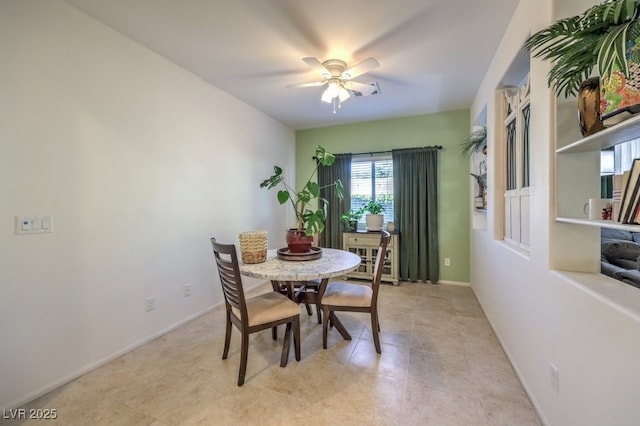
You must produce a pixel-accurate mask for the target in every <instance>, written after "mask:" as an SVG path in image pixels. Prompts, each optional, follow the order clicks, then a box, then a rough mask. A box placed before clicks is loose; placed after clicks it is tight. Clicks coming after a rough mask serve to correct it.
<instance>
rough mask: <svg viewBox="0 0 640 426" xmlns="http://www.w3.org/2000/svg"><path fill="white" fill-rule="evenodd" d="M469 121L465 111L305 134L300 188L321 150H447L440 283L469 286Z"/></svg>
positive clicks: (442, 169) (300, 146)
mask: <svg viewBox="0 0 640 426" xmlns="http://www.w3.org/2000/svg"><path fill="white" fill-rule="evenodd" d="M469 120H470V119H469V110H467V109H465V110H457V111H449V112H443V113H437V114H428V115H419V116H412V117H403V118H397V119H389V120H378V121H368V122H363V123H357V124H348V125H341V126H333V127H323V128H319V129H308V130H299V131H297V132H296V183H297V185H298V186H300V185H302V183H304V182H306V180H307V179H308V178H309V174H310V173H311V171H312V170H313V166H314V162H313V160H312V157H313V153H314V148H315V146H316V145H321V146H323V147H325V148H326V149H327V150H328V151H329V152H332V153H335V154H342V153H348V152H351V153H354V154H356V153H364V152H375V151H387V150H391V149H394V148H415V147H422V146H431V145H442V146H443V147H444V149H443V150H442V151H440V155H439V165H438V166H439V187H438V196H439V204H440V211H439V213H440V214H439V226H440V280H441V281H453V282H463V283H468V282H469V281H470V273H469V233H470V217H469V215H470V201H471V196H470V192H469V191H470V178H469V160H467V159H464V158H462V156H461V155H460V144H461V143H462V142H463V141H464V139H465V137H467V136H468V134H469V122H470V121H469ZM400 238H402V234H401V235H400ZM445 257H448V258H450V259H451V266H448V267H445V266H444V258H445Z"/></svg>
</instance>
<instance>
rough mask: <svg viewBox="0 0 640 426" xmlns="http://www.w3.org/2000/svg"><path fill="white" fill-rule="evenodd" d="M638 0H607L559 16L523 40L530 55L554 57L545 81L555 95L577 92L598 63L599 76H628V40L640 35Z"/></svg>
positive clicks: (639, 1) (639, 7)
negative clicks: (583, 10)
mask: <svg viewBox="0 0 640 426" xmlns="http://www.w3.org/2000/svg"><path fill="white" fill-rule="evenodd" d="M639 9H640V0H608V1H605V2H602V3H601V4H598V5H595V6H593V7H591V8H590V9H587V10H586V11H585V12H584V13H582V14H580V15H577V16H572V17H570V18H564V19H560V20H558V21H556V22H554V23H553V24H551V25H550V26H548V27H547V28H544V29H542V30H540V31H538V32H537V33H535V34H533V35H532V36H531V37H529V38H528V39H527V41H526V42H525V47H526V48H527V49H529V50H530V51H531V52H532V53H533V56H534V57H536V58H541V59H543V60H549V61H553V62H554V65H553V67H552V68H551V70H550V71H549V73H548V75H547V77H548V84H549V87H551V88H553V90H554V91H555V92H556V94H557V95H560V94H564V95H565V96H569V95H576V94H577V93H578V90H579V87H580V83H582V81H584V80H586V79H587V78H589V77H590V76H591V74H592V71H593V67H594V66H596V65H597V66H598V71H599V73H600V76H601V77H603V76H611V75H613V72H614V71H615V70H619V71H620V72H622V73H623V74H624V75H625V76H629V67H628V63H627V48H628V42H629V41H631V40H634V39H636V38H637V37H638V36H639V35H640V27H639V26H638V17H639V14H640V10H639Z"/></svg>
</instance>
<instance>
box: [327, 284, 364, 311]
mask: <svg viewBox="0 0 640 426" xmlns="http://www.w3.org/2000/svg"><path fill="white" fill-rule="evenodd" d="M372 296H373V290H371V287H368V286H366V285H360V284H348V283H343V282H333V283H330V284H329V285H328V286H327V290H326V291H325V292H324V296H323V297H322V302H321V303H322V304H323V305H330V306H357V307H367V306H371V297H372Z"/></svg>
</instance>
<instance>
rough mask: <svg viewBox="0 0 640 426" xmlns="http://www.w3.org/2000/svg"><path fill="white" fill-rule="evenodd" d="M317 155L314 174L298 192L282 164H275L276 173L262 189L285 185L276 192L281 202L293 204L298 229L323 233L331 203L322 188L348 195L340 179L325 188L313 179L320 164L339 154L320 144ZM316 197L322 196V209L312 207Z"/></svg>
mask: <svg viewBox="0 0 640 426" xmlns="http://www.w3.org/2000/svg"><path fill="white" fill-rule="evenodd" d="M315 158H316V167H315V168H314V169H313V171H312V172H311V176H309V179H307V182H306V183H305V185H304V186H303V187H302V189H301V190H299V191H296V190H295V189H294V188H293V187H291V186H290V185H289V184H288V183H287V182H286V181H285V179H284V175H283V174H282V173H283V171H282V168H281V167H280V166H273V175H272V176H271V177H270V178H268V179H265V180H264V181H262V183H261V184H260V188H267V189H271V188H275V187H276V186H278V185H282V186H283V188H284V189H281V190H280V191H278V193H277V194H276V196H277V198H278V202H279V203H280V204H286V203H287V202H290V203H291V206H292V207H293V211H294V213H295V215H296V222H297V229H298V230H299V231H303V230H304V231H305V234H306V235H315V234H319V233H321V232H322V231H324V228H325V222H326V220H327V205H328V204H329V202H328V201H327V200H326V199H325V198H322V197H320V189H322V188H328V187H333V188H334V190H335V193H336V196H337V197H338V198H339V199H340V200H342V199H343V198H344V186H343V185H342V181H341V180H340V179H337V180H336V181H334V182H333V183H331V184H329V185H326V186H323V187H320V186H319V185H318V183H317V182H315V181H314V180H313V178H314V176H315V175H316V174H317V172H318V168H319V167H320V166H330V165H332V164H333V163H334V162H335V161H336V157H335V155H333V154H331V153H330V152H327V150H326V149H324V148H323V147H321V146H320V145H318V146H316V149H315ZM316 198H317V199H318V208H317V209H311V208H309V202H311V200H315V199H316Z"/></svg>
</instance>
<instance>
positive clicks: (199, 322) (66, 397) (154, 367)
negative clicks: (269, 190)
mask: <svg viewBox="0 0 640 426" xmlns="http://www.w3.org/2000/svg"><path fill="white" fill-rule="evenodd" d="M269 289H270V286H267V285H265V286H264V287H261V288H260V289H259V291H268V290H269ZM379 303H380V325H381V328H382V332H381V341H382V355H377V354H376V353H375V348H374V346H373V341H372V340H371V331H370V326H369V316H368V315H366V314H355V313H354V314H348V313H340V314H339V316H340V318H341V319H342V321H343V323H344V325H345V327H346V328H347V329H348V330H349V332H350V333H351V335H352V336H353V340H351V341H344V340H342V338H341V337H340V335H339V334H338V332H337V331H336V330H330V332H329V334H330V336H329V337H330V338H329V349H327V350H323V349H322V327H321V326H319V325H318V324H317V322H316V317H315V313H314V316H313V317H309V316H308V315H307V313H306V311H305V310H304V308H302V310H301V321H302V325H301V333H302V338H301V340H302V360H301V361H300V362H296V361H295V359H294V357H293V351H291V354H290V360H289V364H288V365H287V366H286V367H285V368H280V366H279V359H280V353H281V345H282V334H283V329H282V328H280V329H279V338H278V340H277V341H275V342H274V341H273V340H272V339H271V332H270V331H265V332H262V333H256V334H253V335H252V338H251V341H250V350H249V361H248V367H247V377H246V381H245V384H244V386H242V387H238V386H236V382H237V374H238V366H239V358H240V356H239V348H240V339H239V334H238V332H237V330H235V329H234V332H233V336H232V344H231V350H230V354H229V358H228V359H227V360H224V361H223V360H222V359H221V353H222V348H223V343H224V313H223V310H222V309H221V308H216V309H215V310H214V311H212V312H210V313H208V314H206V315H204V316H202V317H200V318H197V319H196V320H194V321H192V322H190V323H189V324H186V325H184V326H182V327H180V328H178V329H176V330H175V331H173V332H171V333H169V334H167V335H165V336H163V337H161V338H158V339H156V340H154V341H152V342H150V343H148V344H146V345H144V346H142V347H140V348H138V349H136V350H134V351H133V352H130V353H128V354H126V355H124V356H122V357H120V358H118V359H116V360H114V361H112V362H110V363H108V364H106V365H104V366H102V367H100V368H97V369H96V370H94V371H92V372H90V373H88V374H86V375H84V376H82V377H80V378H78V379H77V380H75V381H73V382H71V383H69V384H67V385H65V386H63V387H61V388H59V389H57V390H54V391H52V392H50V393H49V394H47V395H44V396H43V397H41V398H39V399H37V400H36V401H33V402H32V403H30V404H28V405H27V406H25V408H27V409H31V408H45V409H52V408H55V409H56V410H57V413H58V418H57V419H56V420H55V421H46V422H45V421H31V422H32V423H34V424H64V425H93V424H104V425H178V424H180V425H183V424H184V425H226V424H229V425H289V424H305V425H334V424H340V425H343V424H349V425H438V426H446V425H509V426H511V425H518V426H520V425H540V421H539V420H538V417H537V416H536V414H535V411H534V410H533V408H532V406H531V403H530V402H529V399H528V398H527V396H526V394H525V392H524V391H523V388H522V386H521V385H520V382H519V381H518V379H517V377H516V375H515V373H514V371H513V369H512V367H511V365H510V364H509V362H508V360H507V358H506V356H505V354H504V352H503V350H502V348H501V346H500V344H499V343H498V340H497V339H496V336H495V335H494V333H493V331H492V329H491V327H490V325H489V323H488V322H487V320H486V318H485V316H484V314H483V312H482V309H481V308H480V305H479V304H478V302H477V300H476V298H475V296H474V294H473V292H472V290H471V289H470V288H468V287H459V286H451V285H444V284H440V285H433V284H425V283H402V284H401V285H400V286H397V287H394V286H391V285H386V284H383V285H382V287H381V294H380V300H379ZM7 423H8V424H12V423H13V424H19V422H17V421H10V422H7ZM27 424H29V422H27Z"/></svg>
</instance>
